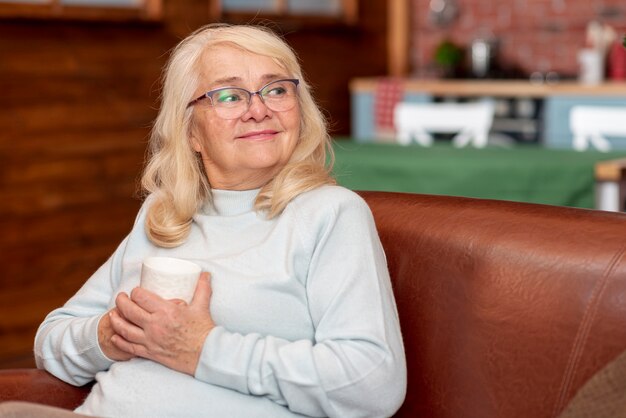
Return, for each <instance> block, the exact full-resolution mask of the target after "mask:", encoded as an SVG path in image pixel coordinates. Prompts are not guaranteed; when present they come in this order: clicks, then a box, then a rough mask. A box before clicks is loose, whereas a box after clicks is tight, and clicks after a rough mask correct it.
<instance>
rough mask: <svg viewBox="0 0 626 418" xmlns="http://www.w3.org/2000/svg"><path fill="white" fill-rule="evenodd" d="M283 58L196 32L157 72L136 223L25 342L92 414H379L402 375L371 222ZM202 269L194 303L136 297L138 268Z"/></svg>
mask: <svg viewBox="0 0 626 418" xmlns="http://www.w3.org/2000/svg"><path fill="white" fill-rule="evenodd" d="M329 144H330V138H329V135H328V133H327V130H326V126H325V122H324V119H323V117H322V115H321V113H320V111H319V109H318V108H317V107H316V105H315V103H314V101H313V99H312V97H311V94H310V92H309V86H308V85H307V83H306V82H305V80H304V78H303V76H302V73H301V70H300V68H299V65H298V62H297V58H296V56H295V55H294V53H293V51H292V50H291V49H290V48H289V46H287V45H286V43H285V42H283V41H282V40H281V39H280V38H278V37H277V36H276V35H274V34H272V33H271V32H269V31H268V30H265V29H262V28H257V27H250V26H228V25H209V26H206V27H204V28H201V29H200V30H198V31H196V32H195V33H193V34H192V35H190V36H189V37H188V38H187V39H185V40H183V41H182V42H181V43H180V44H179V45H178V46H177V48H176V49H175V50H174V51H173V54H172V55H171V59H170V61H169V64H168V65H167V67H166V71H165V79H164V86H163V100H162V107H161V110H160V112H159V115H158V117H157V119H156V123H155V126H154V131H153V135H152V138H151V155H150V160H149V162H148V164H147V168H146V170H145V173H144V176H143V186H144V188H145V189H146V190H147V192H148V197H147V199H146V200H145V203H144V205H143V207H142V208H141V211H140V213H139V215H138V217H137V220H136V222H135V226H134V227H133V229H132V231H131V232H130V234H129V235H128V236H127V237H126V239H124V241H123V242H122V243H121V245H120V246H119V247H118V248H117V250H116V251H115V253H114V254H113V255H112V257H111V258H110V259H109V260H108V261H107V262H106V263H105V264H104V265H103V266H102V267H101V268H100V269H99V270H98V271H96V273H95V274H94V275H93V276H92V277H91V278H90V279H89V280H88V281H87V282H86V283H85V285H84V286H83V287H82V288H81V289H80V290H79V291H78V292H77V293H76V295H74V296H73V297H72V298H71V299H70V300H69V301H68V302H67V303H66V304H65V305H64V306H63V307H61V308H58V309H56V310H54V311H53V312H51V313H50V314H49V315H48V316H47V318H46V319H45V320H44V322H43V323H42V324H41V326H40V328H39V331H38V333H37V336H36V340H35V355H36V361H37V365H38V367H40V368H45V369H46V370H48V371H49V372H50V373H52V374H54V375H56V376H58V377H59V378H61V379H63V380H65V381H66V382H70V383H72V384H74V385H84V384H86V383H88V382H91V381H92V380H94V379H95V381H96V383H95V385H94V386H93V389H92V390H91V392H90V394H89V396H88V397H87V399H86V400H85V402H84V403H83V404H82V405H81V406H80V407H79V408H78V409H77V410H76V412H77V413H80V414H85V415H95V416H115V417H122V416H128V417H138V416H150V417H156V416H166V417H175V416H186V417H190V416H204V417H292V416H313V417H325V416H329V417H342V418H346V417H384V416H390V415H392V414H393V413H394V412H395V411H396V410H397V409H398V408H399V407H400V405H401V404H402V401H403V399H404V395H405V388H406V366H405V359H404V351H403V346H402V337H401V334H400V327H399V323H398V317H397V313H396V308H395V303H394V298H393V294H392V289H391V285H390V281H389V275H388V271H387V266H386V262H385V255H384V253H383V249H382V247H381V244H380V241H379V238H378V235H377V232H376V228H375V225H374V222H373V219H372V215H371V213H370V211H369V208H368V207H367V205H366V204H365V202H364V201H363V200H362V199H361V198H359V197H358V196H357V195H356V194H354V193H353V192H351V191H349V190H347V189H344V188H342V187H339V186H335V185H334V181H333V179H332V177H331V176H330V174H329V167H328V166H327V161H329V160H332V159H331V158H329V157H328V155H327V153H329V152H330V147H329ZM154 255H161V256H171V257H177V258H183V259H186V260H191V261H193V262H195V263H197V264H199V265H200V266H201V267H202V269H203V271H205V272H206V273H203V274H202V275H201V276H200V280H199V281H198V285H197V287H196V290H195V293H194V296H193V300H192V301H191V303H189V304H186V303H182V302H181V301H175V300H165V299H162V298H160V297H159V296H157V295H156V294H154V293H151V292H150V291H148V290H146V289H143V288H140V287H138V286H139V276H140V269H141V264H142V260H143V259H144V258H146V257H148V256H154Z"/></svg>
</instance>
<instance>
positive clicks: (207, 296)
mask: <svg viewBox="0 0 626 418" xmlns="http://www.w3.org/2000/svg"><path fill="white" fill-rule="evenodd" d="M212 293H213V291H212V289H211V277H210V274H209V273H207V272H206V271H205V272H202V273H200V277H199V278H198V284H196V290H195V291H194V293H193V298H192V299H191V306H194V307H199V308H201V309H205V310H208V309H209V304H210V302H211V294H212Z"/></svg>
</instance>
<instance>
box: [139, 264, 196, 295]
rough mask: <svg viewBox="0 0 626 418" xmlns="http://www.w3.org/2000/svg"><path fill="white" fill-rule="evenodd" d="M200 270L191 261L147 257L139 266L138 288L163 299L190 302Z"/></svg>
mask: <svg viewBox="0 0 626 418" xmlns="http://www.w3.org/2000/svg"><path fill="white" fill-rule="evenodd" d="M201 272H202V269H201V268H200V266H199V265H197V264H195V263H192V262H191V261H187V260H181V259H179V258H172V257H148V258H146V259H145V260H144V261H143V264H142V266H141V282H140V286H141V287H142V288H144V289H146V290H149V291H151V292H154V293H156V294H157V295H159V296H161V297H162V298H163V299H182V300H184V301H185V302H187V303H190V302H191V299H192V297H193V293H194V291H195V290H196V284H197V283H198V277H199V276H200V273H201Z"/></svg>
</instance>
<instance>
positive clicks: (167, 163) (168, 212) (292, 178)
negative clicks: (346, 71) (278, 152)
mask: <svg viewBox="0 0 626 418" xmlns="http://www.w3.org/2000/svg"><path fill="white" fill-rule="evenodd" d="M220 44H229V45H234V46H235V47H238V48H241V49H243V50H246V51H249V52H251V53H254V54H258V55H263V56H268V57H270V58H272V59H274V60H275V61H276V62H277V63H278V64H279V65H281V66H282V67H284V68H285V70H286V71H287V72H288V73H289V76H290V77H293V78H297V79H299V80H300V84H299V86H298V103H299V106H300V113H301V121H300V137H299V139H298V143H297V145H296V148H295V150H294V152H293V154H292V155H291V158H290V159H289V161H288V163H287V164H286V165H285V167H283V168H282V170H281V171H280V172H279V173H278V174H277V175H276V176H275V177H274V178H273V179H272V180H271V181H270V182H269V183H267V184H265V186H263V188H262V189H261V191H260V193H259V195H258V196H257V198H256V201H255V205H254V207H255V210H257V211H266V213H267V216H268V218H272V217H275V216H276V215H278V214H280V213H281V212H282V210H283V209H284V208H285V206H286V205H287V204H288V203H289V202H290V201H291V200H292V199H293V198H295V197H296V196H297V195H299V194H300V193H303V192H305V191H308V190H311V189H314V188H316V187H319V186H321V185H324V184H334V183H335V181H334V180H333V178H332V176H331V174H330V172H331V168H332V164H333V161H334V155H333V152H332V147H331V138H330V135H329V134H328V129H327V125H326V120H325V118H324V117H323V115H322V113H321V112H320V110H319V108H318V107H317V105H316V104H315V101H314V100H313V97H312V95H311V92H310V87H309V85H308V83H307V82H306V81H305V79H304V77H303V76H302V71H301V69H300V65H299V63H298V59H297V57H296V55H295V53H294V51H293V50H292V49H291V48H290V47H289V46H288V45H287V44H286V43H285V42H284V41H283V40H282V39H281V38H279V37H278V36H277V35H275V34H274V33H273V32H271V31H270V30H269V29H266V28H263V27H257V26H247V25H225V24H211V25H207V26H204V27H202V28H200V29H198V30H196V31H195V32H194V33H192V34H191V35H189V36H188V37H187V38H185V39H184V40H183V41H182V42H180V43H179V44H178V45H177V46H176V48H174V50H173V52H172V54H171V56H170V59H169V61H168V63H167V65H166V66H165V69H164V75H163V89H162V93H161V95H162V102H161V108H160V110H159V113H158V115H157V118H156V120H155V122H154V126H153V129H152V134H151V138H150V146H149V150H148V153H149V154H148V162H147V164H146V167H145V170H144V173H143V177H142V180H141V184H142V187H143V189H144V190H145V192H146V193H147V194H149V195H150V198H151V200H152V203H151V205H150V207H149V209H148V213H147V217H146V223H145V230H146V234H147V235H148V237H149V239H150V240H151V241H152V242H153V243H154V244H156V245H158V246H161V247H176V246H178V245H181V244H182V243H184V242H185V240H186V239H187V237H188V235H189V231H190V228H191V222H192V217H193V215H194V214H195V213H196V212H197V210H198V209H199V208H200V207H201V206H202V205H203V204H204V203H205V202H206V201H207V200H210V199H211V186H210V181H209V179H208V178H207V176H206V173H205V170H204V166H203V164H202V161H201V159H200V156H199V154H197V153H196V152H194V150H193V148H192V146H191V143H190V142H191V141H190V140H189V134H190V126H191V123H192V115H193V112H192V109H191V108H188V107H187V104H188V103H189V102H190V101H191V100H192V99H193V95H194V93H195V92H196V90H197V88H198V83H199V68H198V67H199V65H200V63H199V59H200V56H201V55H202V53H203V52H204V51H205V50H207V49H210V48H211V47H213V46H215V45H220Z"/></svg>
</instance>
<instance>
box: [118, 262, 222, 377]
mask: <svg viewBox="0 0 626 418" xmlns="http://www.w3.org/2000/svg"><path fill="white" fill-rule="evenodd" d="M210 300H211V284H210V281H209V274H208V273H202V274H201V275H200V278H199V280H198V284H197V286H196V290H195V292H194V295H193V299H192V301H191V304H189V305H187V304H186V303H185V302H183V301H180V300H165V299H162V298H161V297H159V296H157V295H156V294H154V293H152V292H150V291H147V290H145V289H142V288H139V287H138V288H135V289H133V291H132V292H131V297H130V298H129V297H128V295H126V294H125V293H120V294H119V295H118V296H117V298H116V300H115V304H116V307H117V309H114V310H112V311H111V312H110V318H111V326H112V328H113V331H114V332H115V335H113V336H112V337H111V342H112V343H113V345H114V346H115V347H116V348H117V349H118V350H120V351H121V352H125V353H132V354H133V355H135V356H138V357H143V358H147V359H150V360H153V361H156V362H158V363H161V364H163V365H164V366H167V367H169V368H171V369H174V370H178V371H180V372H183V373H187V374H189V375H191V376H193V375H194V373H195V370H196V366H197V364H198V360H199V358H200V353H201V351H202V347H203V345H204V340H205V339H206V336H207V335H208V334H209V332H210V331H211V330H212V329H213V328H214V327H215V324H214V323H213V319H212V318H211V314H210V311H209V306H210Z"/></svg>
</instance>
